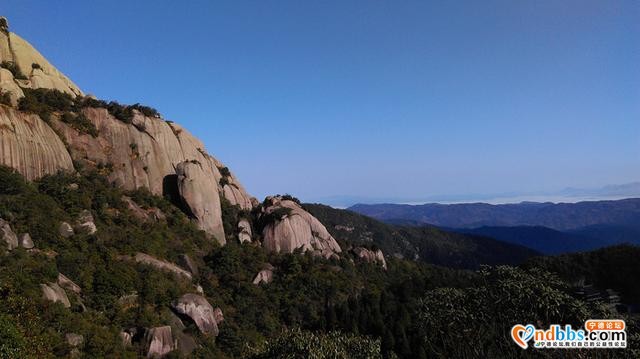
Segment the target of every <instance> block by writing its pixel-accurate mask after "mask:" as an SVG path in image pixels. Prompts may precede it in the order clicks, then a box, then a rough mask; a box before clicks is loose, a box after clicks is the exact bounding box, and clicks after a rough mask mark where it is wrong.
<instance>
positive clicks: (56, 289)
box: [40, 283, 71, 308]
mask: <svg viewBox="0 0 640 359" xmlns="http://www.w3.org/2000/svg"><path fill="white" fill-rule="evenodd" d="M40 288H42V294H43V296H44V298H45V299H47V300H50V301H52V302H54V303H55V302H60V303H62V305H63V306H64V307H65V308H69V307H71V302H69V297H67V293H65V291H64V289H62V288H61V287H60V286H59V285H58V284H57V283H48V284H40Z"/></svg>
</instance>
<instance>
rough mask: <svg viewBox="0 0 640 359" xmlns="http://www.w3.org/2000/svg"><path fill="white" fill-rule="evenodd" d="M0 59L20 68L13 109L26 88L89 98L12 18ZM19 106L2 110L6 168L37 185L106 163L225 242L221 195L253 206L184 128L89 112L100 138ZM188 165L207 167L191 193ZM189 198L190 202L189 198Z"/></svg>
mask: <svg viewBox="0 0 640 359" xmlns="http://www.w3.org/2000/svg"><path fill="white" fill-rule="evenodd" d="M0 61H1V62H2V63H3V64H4V65H3V66H4V67H10V68H11V70H12V71H13V73H12V71H10V70H9V69H8V68H1V69H0V92H2V93H9V95H10V98H11V103H12V105H13V107H15V105H16V103H17V101H18V99H19V98H20V97H22V96H24V93H23V91H22V89H23V88H47V89H55V90H58V91H62V92H65V93H68V94H71V95H72V96H80V95H82V91H80V89H79V88H78V87H77V86H76V85H75V84H73V83H72V82H71V81H70V80H69V79H68V78H67V77H66V76H64V75H63V74H62V73H60V72H59V71H58V70H57V69H55V68H54V67H53V66H52V65H51V64H50V63H49V62H48V61H46V59H44V57H43V56H42V55H40V53H39V52H38V51H37V50H35V49H34V48H33V47H31V45H29V44H28V43H27V42H26V41H24V40H22V39H21V38H19V37H18V36H17V35H15V34H13V33H10V32H8V30H7V26H6V20H0ZM32 64H35V65H33V67H32ZM14 73H20V74H24V75H25V78H24V79H19V78H16V76H14ZM13 107H11V106H4V105H0V164H2V165H6V166H9V167H12V168H15V169H16V170H17V171H19V172H20V173H22V174H23V175H24V176H25V177H26V178H27V179H29V180H35V179H38V178H40V177H42V176H44V175H47V174H53V173H56V172H57V171H59V170H65V171H72V170H74V166H73V160H76V161H78V162H80V163H83V164H86V165H89V166H98V165H104V166H107V167H109V168H110V169H111V172H110V174H109V178H110V180H111V181H113V182H114V183H116V184H118V185H120V186H122V187H123V188H125V189H128V190H133V189H137V188H140V187H146V188H148V189H149V190H150V191H151V192H152V193H154V194H158V195H169V196H173V197H176V198H174V199H175V200H176V201H184V202H185V204H186V205H187V207H188V208H189V209H191V210H192V211H193V214H194V216H195V218H196V220H197V223H198V225H199V226H200V228H202V229H203V230H205V231H207V232H208V233H210V234H211V235H213V236H214V237H215V238H217V239H218V240H219V241H220V242H222V243H223V242H224V239H225V236H224V230H223V227H222V219H221V208H220V195H222V196H224V197H225V198H226V199H227V200H228V201H229V202H230V204H232V205H239V206H240V207H241V208H242V209H247V210H248V209H251V208H252V201H251V197H250V196H249V195H248V194H247V193H246V191H245V190H244V188H243V187H242V185H241V184H240V182H239V181H238V179H237V178H236V177H235V176H234V175H233V174H232V173H231V172H230V171H229V170H228V169H227V168H226V167H224V165H223V164H222V163H220V162H219V161H218V160H216V159H215V158H213V157H212V156H210V155H209V154H207V152H206V151H205V149H204V145H203V144H202V142H201V141H200V140H198V139H197V138H195V137H194V136H192V135H191V134H190V133H189V132H188V131H186V130H185V129H184V128H182V127H181V126H179V125H177V124H174V123H171V122H169V121H165V120H163V119H161V118H159V117H150V116H145V115H143V114H141V113H139V112H137V111H134V116H133V119H132V121H131V123H124V122H122V121H120V120H118V119H116V118H115V117H113V116H112V115H111V114H109V112H108V111H107V110H106V109H103V108H85V109H83V110H82V111H83V115H84V116H86V118H87V119H88V120H89V121H90V122H91V123H92V124H93V125H94V126H95V127H96V129H97V130H98V135H97V136H95V137H94V136H92V135H90V134H85V133H81V132H79V131H77V130H75V129H74V128H73V127H71V126H70V125H69V124H67V123H64V122H62V121H60V120H59V119H58V118H59V116H57V115H54V116H52V118H51V120H50V123H47V122H45V121H43V120H42V119H41V118H40V117H39V116H37V115H35V114H30V113H25V112H21V111H18V110H17V109H16V108H13ZM186 162H189V163H199V164H200V166H199V167H200V168H199V170H198V174H197V175H198V176H197V177H196V178H195V180H196V182H193V181H192V180H194V179H190V180H189V181H188V182H183V184H186V183H191V184H193V186H191V188H190V189H188V188H187V187H185V186H182V187H181V188H180V187H179V186H178V172H177V170H178V166H179V164H181V163H186ZM187 167H188V166H187ZM184 168H186V167H185V166H183V169H184ZM221 169H224V171H223V172H224V173H221ZM189 173H192V174H193V173H195V170H191V171H189ZM180 189H182V192H181V191H180ZM185 190H187V192H185ZM185 193H188V197H189V198H183V197H181V195H183V194H185ZM194 199H195V200H196V202H197V203H196V202H194ZM192 205H193V206H195V207H192Z"/></svg>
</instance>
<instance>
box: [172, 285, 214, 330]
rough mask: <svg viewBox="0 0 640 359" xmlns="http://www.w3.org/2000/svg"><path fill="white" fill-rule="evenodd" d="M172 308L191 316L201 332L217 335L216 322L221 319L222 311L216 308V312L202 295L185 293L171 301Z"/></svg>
mask: <svg viewBox="0 0 640 359" xmlns="http://www.w3.org/2000/svg"><path fill="white" fill-rule="evenodd" d="M173 309H175V311H176V312H178V313H179V314H182V315H186V316H188V317H189V318H191V320H193V322H194V323H196V326H197V327H198V329H199V330H200V332H202V334H205V335H213V336H217V335H218V333H219V331H218V323H219V321H221V320H222V311H221V310H219V308H218V310H219V312H218V313H217V314H216V312H214V309H213V307H212V306H211V304H209V302H208V301H207V300H206V299H205V298H204V297H203V296H201V295H198V294H191V293H189V294H185V295H183V296H181V297H180V298H179V299H178V300H176V301H175V302H174V303H173ZM216 315H217V318H216ZM216 319H218V320H216Z"/></svg>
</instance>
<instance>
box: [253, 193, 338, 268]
mask: <svg viewBox="0 0 640 359" xmlns="http://www.w3.org/2000/svg"><path fill="white" fill-rule="evenodd" d="M265 204H266V206H265V208H263V211H264V212H263V213H262V215H263V216H271V222H270V223H268V224H267V225H266V226H265V227H264V229H263V232H262V237H263V245H264V247H265V248H266V249H268V250H270V251H272V252H284V253H292V252H293V251H295V250H297V249H300V250H302V251H303V252H306V251H311V252H312V253H313V254H316V255H321V256H323V257H325V258H329V257H331V256H334V255H337V254H338V253H340V252H341V251H342V250H341V249H340V246H339V245H338V242H336V240H335V239H334V238H333V237H332V236H331V234H329V232H328V231H327V229H326V228H325V226H324V225H323V224H322V223H320V221H319V220H318V219H317V218H315V217H314V216H312V215H311V214H310V213H309V212H307V211H305V210H304V209H303V208H302V207H301V206H300V205H299V204H298V203H296V202H295V201H293V200H289V199H283V198H282V197H280V196H275V197H267V199H266V200H265ZM274 217H275V218H274Z"/></svg>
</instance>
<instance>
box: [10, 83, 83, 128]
mask: <svg viewBox="0 0 640 359" xmlns="http://www.w3.org/2000/svg"><path fill="white" fill-rule="evenodd" d="M23 91H24V97H23V98H21V99H20V100H19V101H18V109H19V110H20V111H26V112H31V113H35V114H37V115H38V116H40V118H41V119H42V120H43V121H45V122H51V114H53V112H56V111H62V112H67V111H73V110H74V108H75V107H74V105H75V104H74V101H73V97H71V95H69V94H67V93H64V92H61V91H58V90H50V89H43V88H41V89H29V88H24V89H23Z"/></svg>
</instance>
